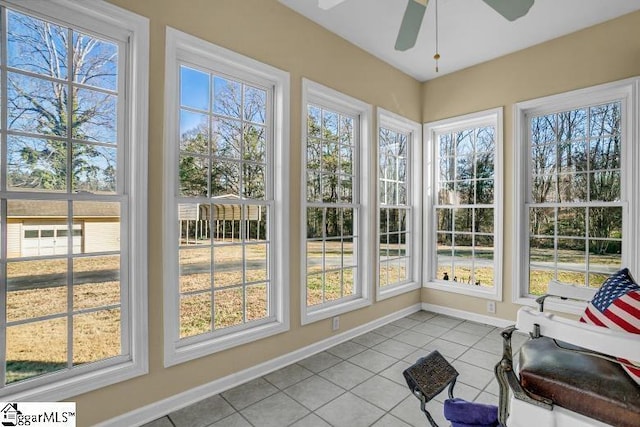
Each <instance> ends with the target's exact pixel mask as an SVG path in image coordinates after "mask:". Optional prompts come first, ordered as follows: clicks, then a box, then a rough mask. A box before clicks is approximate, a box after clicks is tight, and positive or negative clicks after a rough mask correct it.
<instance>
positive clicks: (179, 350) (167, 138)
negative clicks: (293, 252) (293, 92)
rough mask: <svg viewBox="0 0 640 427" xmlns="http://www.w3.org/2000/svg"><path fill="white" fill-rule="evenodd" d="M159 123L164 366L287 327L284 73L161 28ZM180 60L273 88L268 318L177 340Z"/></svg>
mask: <svg viewBox="0 0 640 427" xmlns="http://www.w3.org/2000/svg"><path fill="white" fill-rule="evenodd" d="M165 55H166V57H165V128H164V157H165V164H164V168H165V169H164V170H165V179H164V188H165V191H164V207H165V210H164V215H165V222H164V225H165V227H164V233H163V234H164V235H163V237H164V240H163V243H164V251H163V253H164V259H165V263H164V278H165V279H164V365H165V367H168V366H172V365H176V364H179V363H183V362H186V361H189V360H192V359H195V358H198V357H202V356H205V355H208V354H212V353H215V352H218V351H221V350H224V349H228V348H231V347H235V346H238V345H241V344H245V343H248V342H252V341H255V340H258V339H262V338H266V337H269V336H272V335H275V334H278V333H282V332H285V331H287V330H289V277H288V262H289V247H288V237H287V234H286V230H287V229H288V227H289V188H288V182H289V98H290V95H289V93H290V88H289V73H288V72H285V71H282V70H279V69H277V68H275V67H272V66H270V65H267V64H263V63H261V62H259V61H256V60H254V59H251V58H248V57H246V56H243V55H240V54H238V53H236V52H233V51H230V50H228V49H225V48H222V47H220V46H216V45H214V44H212V43H209V42H207V41H205V40H202V39H199V38H196V37H194V36H191V35H189V34H186V33H183V32H181V31H178V30H176V29H173V28H170V27H167V29H166V51H165ZM182 61H184V62H187V63H191V64H194V65H197V66H199V67H201V68H202V69H207V70H216V71H218V72H223V73H224V74H226V75H229V76H233V77H235V78H238V79H240V80H243V81H245V82H252V81H256V82H260V83H261V84H262V86H265V85H268V86H270V87H273V105H272V117H273V125H272V132H273V150H272V151H271V153H273V159H272V160H271V161H272V162H273V176H272V177H271V183H268V184H267V187H269V186H272V193H273V202H274V203H273V211H272V212H270V225H273V229H270V230H269V240H270V244H271V249H270V251H271V252H270V259H269V261H270V264H269V267H268V268H269V271H270V284H271V286H272V289H271V292H270V297H271V298H272V299H273V300H272V303H273V304H272V305H270V308H272V311H271V313H270V316H271V317H272V318H273V320H271V321H269V322H266V323H265V322H258V323H257V324H256V325H251V324H248V325H247V326H246V327H244V328H239V329H237V330H234V331H224V330H223V331H222V332H221V333H215V332H213V333H206V334H202V335H197V336H194V337H188V338H184V339H180V332H179V328H180V317H179V316H180V309H179V302H180V301H179V268H178V245H177V244H176V242H177V241H178V235H179V234H178V233H179V230H178V209H177V201H176V200H177V197H178V186H179V179H178V170H177V169H178V161H177V159H178V156H179V153H178V151H179V144H177V143H176V137H177V135H178V132H179V128H178V124H179V113H180V105H179V102H180V101H179V99H180V97H179V93H180V92H179V90H180V89H179V80H180V79H179V75H180V74H179V65H180V63H181V62H182Z"/></svg>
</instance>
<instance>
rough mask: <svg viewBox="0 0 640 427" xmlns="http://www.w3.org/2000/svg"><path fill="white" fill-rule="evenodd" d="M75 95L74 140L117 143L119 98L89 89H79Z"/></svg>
mask: <svg viewBox="0 0 640 427" xmlns="http://www.w3.org/2000/svg"><path fill="white" fill-rule="evenodd" d="M74 95H75V99H74V104H73V106H74V109H73V138H75V139H81V140H85V141H96V142H109V143H115V142H117V134H116V132H117V129H118V127H117V126H118V123H117V117H118V115H117V112H116V108H117V97H116V96H114V95H111V94H106V93H104V92H98V91H95V90H88V89H77V90H76V92H75V94H74Z"/></svg>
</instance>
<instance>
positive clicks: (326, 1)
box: [318, 0, 345, 10]
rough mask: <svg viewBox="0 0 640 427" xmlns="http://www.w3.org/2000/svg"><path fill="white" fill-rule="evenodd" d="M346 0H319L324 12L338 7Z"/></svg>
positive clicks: (319, 5)
mask: <svg viewBox="0 0 640 427" xmlns="http://www.w3.org/2000/svg"><path fill="white" fill-rule="evenodd" d="M343 1H345V0H318V7H319V8H320V9H323V10H329V9H331V8H332V7H336V6H337V5H339V4H340V3H342V2H343Z"/></svg>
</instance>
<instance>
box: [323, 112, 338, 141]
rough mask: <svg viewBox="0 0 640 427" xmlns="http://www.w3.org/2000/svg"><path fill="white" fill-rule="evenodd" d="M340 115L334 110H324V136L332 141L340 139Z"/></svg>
mask: <svg viewBox="0 0 640 427" xmlns="http://www.w3.org/2000/svg"><path fill="white" fill-rule="evenodd" d="M338 117H339V115H338V114H337V113H334V112H332V111H327V110H323V111H322V138H324V139H327V140H330V141H337V140H338V136H339V134H338V120H339V119H338Z"/></svg>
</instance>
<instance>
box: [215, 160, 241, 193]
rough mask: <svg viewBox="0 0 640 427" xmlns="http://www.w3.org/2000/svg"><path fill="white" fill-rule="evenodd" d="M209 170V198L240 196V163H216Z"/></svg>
mask: <svg viewBox="0 0 640 427" xmlns="http://www.w3.org/2000/svg"><path fill="white" fill-rule="evenodd" d="M211 170H212V173H211V197H229V196H240V163H236V162H226V161H216V162H213V163H212V164H211Z"/></svg>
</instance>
